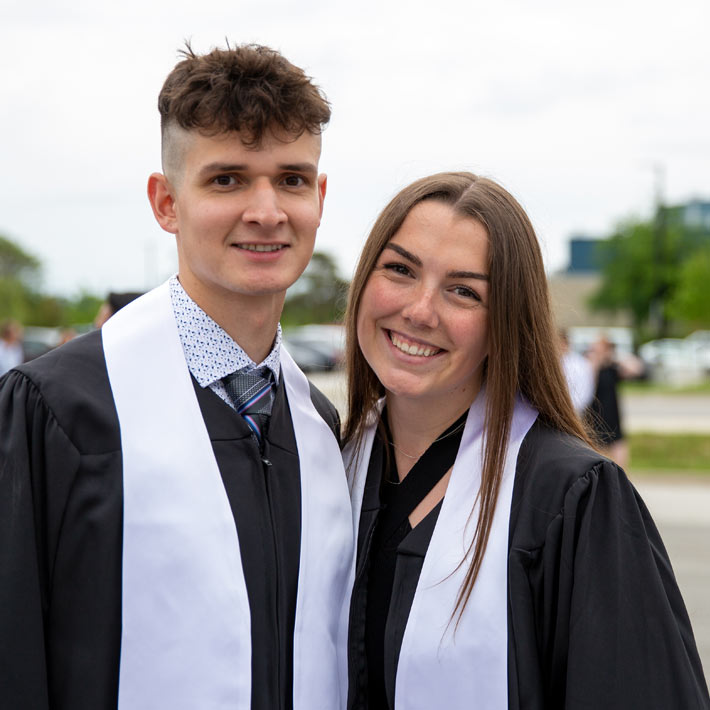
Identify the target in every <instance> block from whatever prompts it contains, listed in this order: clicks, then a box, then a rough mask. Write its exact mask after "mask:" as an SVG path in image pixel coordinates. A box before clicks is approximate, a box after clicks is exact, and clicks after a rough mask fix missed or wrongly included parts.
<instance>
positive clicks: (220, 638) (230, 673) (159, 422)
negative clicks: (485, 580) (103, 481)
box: [102, 283, 353, 710]
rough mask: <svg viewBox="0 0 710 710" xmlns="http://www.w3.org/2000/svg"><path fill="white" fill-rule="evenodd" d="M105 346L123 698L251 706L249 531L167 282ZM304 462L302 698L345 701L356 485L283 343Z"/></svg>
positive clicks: (174, 704)
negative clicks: (118, 476)
mask: <svg viewBox="0 0 710 710" xmlns="http://www.w3.org/2000/svg"><path fill="white" fill-rule="evenodd" d="M102 336H103V346H104V354H105V357H106V367H107V370H108V374H109V380H110V383H111V389H112V392H113V397H114V401H115V404H116V410H117V413H118V418H119V422H120V430H121V447H122V453H123V496H124V501H123V596H122V637H121V666H120V677H119V709H120V710H154V709H155V708H158V707H161V708H170V709H171V710H195V708H200V710H249V708H250V707H251V629H250V626H251V622H250V612H249V601H248V597H247V591H246V585H245V582H244V572H243V569H242V564H241V556H240V552H239V538H238V536H237V530H236V527H235V523H234V517H233V515H232V511H231V508H230V506H229V501H228V499H227V495H226V492H225V490H224V486H223V483H222V479H221V476H220V472H219V469H218V467H217V462H216V460H215V457H214V453H213V451H212V445H211V442H210V439H209V435H208V433H207V429H206V427H205V424H204V421H203V419H202V414H201V412H200V408H199V404H198V402H197V398H196V396H195V392H194V389H193V385H192V380H191V378H190V373H189V371H188V368H187V365H186V363H185V358H184V354H183V351H182V345H181V343H180V338H179V335H178V332H177V327H176V324H175V317H174V314H173V310H172V304H171V301H170V293H169V288H168V284H167V283H166V284H163V285H162V286H160V287H158V288H157V289H155V290H153V291H151V292H150V293H148V294H146V295H145V296H143V297H141V298H139V299H137V300H136V301H134V302H133V303H131V304H129V305H128V306H126V307H125V308H124V309H122V310H121V311H119V312H118V313H117V314H116V315H114V316H113V317H112V318H111V319H110V320H109V321H107V323H106V324H105V325H104V328H103V331H102ZM281 366H282V375H283V378H284V385H285V387H286V392H287V395H288V401H289V405H290V408H291V415H292V420H293V427H294V432H295V436H296V443H297V448H298V455H299V464H300V473H301V552H300V554H301V557H300V566H299V581H298V596H297V602H296V620H295V629H294V679H293V694H294V709H295V710H314V709H316V708H317V709H319V710H333V708H340V707H344V706H345V698H346V695H347V687H342V682H341V679H342V677H343V667H344V664H345V663H346V648H345V638H346V632H345V630H344V629H343V628H342V623H343V615H342V605H343V598H344V597H345V596H346V591H347V590H346V586H345V585H346V583H347V581H348V580H347V577H348V572H349V569H350V566H351V561H352V554H353V553H352V549H353V538H352V529H351V526H350V512H349V499H348V488H347V483H346V479H345V474H344V470H343V468H342V464H341V462H340V452H339V450H338V445H337V443H336V441H335V438H334V437H333V435H332V432H331V431H330V429H329V428H328V426H327V425H326V424H325V422H324V421H323V419H322V418H321V416H320V415H319V414H318V412H317V411H316V410H315V408H314V406H313V404H312V402H311V398H310V389H309V384H308V381H307V380H306V378H305V376H304V375H303V373H302V372H301V371H300V370H299V369H298V367H297V366H296V365H295V363H294V362H293V360H292V359H291V357H290V355H289V354H288V353H287V352H286V351H285V350H284V349H283V348H282V350H281Z"/></svg>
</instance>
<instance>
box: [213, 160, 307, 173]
mask: <svg viewBox="0 0 710 710" xmlns="http://www.w3.org/2000/svg"><path fill="white" fill-rule="evenodd" d="M248 170H249V165H247V164H246V163H220V162H214V163H207V165H203V166H202V168H200V175H209V174H212V173H244V172H247V171H248ZM277 170H278V171H279V172H287V173H306V174H312V175H315V174H316V173H317V172H318V168H317V166H316V165H315V163H283V164H281V165H278V166H277Z"/></svg>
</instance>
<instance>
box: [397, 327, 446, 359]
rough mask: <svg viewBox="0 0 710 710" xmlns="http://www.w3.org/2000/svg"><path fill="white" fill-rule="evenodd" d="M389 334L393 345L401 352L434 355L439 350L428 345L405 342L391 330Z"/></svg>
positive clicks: (439, 350)
mask: <svg viewBox="0 0 710 710" xmlns="http://www.w3.org/2000/svg"><path fill="white" fill-rule="evenodd" d="M389 336H390V340H391V341H392V345H394V346H395V348H397V349H398V350H401V351H402V352H403V353H407V355H417V356H419V357H431V356H432V355H436V354H437V353H438V352H441V349H440V348H432V347H431V346H429V345H415V344H414V343H407V342H405V341H404V340H402V339H401V338H399V336H397V335H395V334H394V333H392V332H390V334H389Z"/></svg>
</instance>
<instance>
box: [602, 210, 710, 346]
mask: <svg viewBox="0 0 710 710" xmlns="http://www.w3.org/2000/svg"><path fill="white" fill-rule="evenodd" d="M702 244H707V236H706V235H703V234H700V233H699V232H698V230H697V229H689V228H686V227H684V226H683V224H682V223H680V222H679V221H677V220H670V221H668V220H666V219H665V217H664V212H663V211H661V212H660V213H659V215H658V216H657V218H656V219H655V220H651V221H642V220H628V221H626V222H624V223H622V224H621V225H620V226H619V227H618V228H617V230H616V231H615V233H614V234H613V235H612V236H611V237H610V238H609V239H608V240H606V241H605V242H602V243H601V244H600V247H599V255H600V263H601V272H602V283H601V285H600V287H599V289H598V290H597V292H596V293H595V294H594V295H593V296H592V298H591V300H590V306H591V307H592V308H593V309H595V310H602V311H610V312H617V311H626V312H627V313H629V315H630V316H631V319H632V323H633V327H634V330H635V331H636V333H637V335H638V334H640V333H642V332H643V331H644V329H647V328H649V327H650V329H651V330H652V331H653V334H654V336H655V337H664V336H666V335H667V334H668V332H669V330H670V328H671V325H672V323H673V322H674V321H675V320H677V319H678V317H679V313H680V311H679V310H678V305H677V304H676V305H672V304H674V303H676V298H677V293H678V292H679V289H681V288H682V285H683V282H684V280H685V279H686V278H688V273H690V272H687V271H686V268H685V264H686V263H687V262H688V261H689V260H691V259H692V258H694V255H695V254H696V253H697V252H698V250H699V249H701V248H702V246H701V245H702Z"/></svg>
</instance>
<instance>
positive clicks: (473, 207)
mask: <svg viewBox="0 0 710 710" xmlns="http://www.w3.org/2000/svg"><path fill="white" fill-rule="evenodd" d="M424 200H438V201H441V202H443V203H445V204H447V205H449V206H450V207H451V208H452V209H453V210H454V211H455V212H456V213H458V214H460V215H463V216H468V217H471V218H472V219H476V220H478V221H479V222H480V223H481V224H482V225H483V226H484V227H485V228H486V230H487V232H488V239H489V245H488V260H489V279H490V281H489V284H490V286H489V296H488V329H489V333H488V342H489V351H488V358H487V360H486V362H485V364H484V373H483V378H484V382H485V385H486V415H485V427H484V432H485V444H484V459H483V471H482V476H481V489H480V492H479V504H480V514H479V516H478V520H477V522H476V528H475V534H474V538H473V541H472V543H471V546H470V548H469V549H468V551H467V555H466V557H469V556H470V559H471V563H470V565H469V568H468V571H467V573H466V577H465V579H464V582H463V584H462V586H461V589H460V590H459V596H458V599H457V602H456V606H455V608H454V610H453V614H452V618H453V616H456V615H457V614H458V615H459V618H460V614H461V613H463V610H464V608H465V606H466V603H467V602H468V599H469V597H470V595H471V591H472V590H473V586H474V584H475V582H476V577H477V576H478V571H479V569H480V567H481V563H482V561H483V555H484V553H485V551H486V545H487V544H488V537H489V535H490V531H491V525H492V522H493V515H494V513H495V506H496V501H497V499H498V492H499V490H500V484H501V478H502V475H503V466H504V463H505V455H506V450H507V445H508V439H509V436H510V426H511V420H512V416H513V407H514V403H515V396H516V393H518V392H519V393H520V394H522V395H523V396H524V397H525V398H526V399H527V401H528V402H529V403H530V404H531V405H532V406H533V407H534V408H535V409H537V411H538V412H539V419H540V420H541V421H542V422H544V423H545V424H547V425H549V426H550V427H552V428H554V429H557V430H559V431H562V432H567V433H569V434H572V435H575V436H577V437H579V438H581V439H582V440H584V441H585V442H586V443H587V444H589V445H590V446H591V442H590V441H589V439H588V438H587V435H586V433H585V430H584V427H583V425H582V423H581V422H580V420H579V418H578V417H577V415H576V413H575V411H574V408H573V406H572V403H571V401H570V397H569V393H568V390H567V386H566V383H565V380H564V377H563V374H562V369H561V365H560V359H559V349H558V345H557V337H556V330H555V328H554V326H553V320H552V316H551V311H550V304H549V295H548V288H547V278H546V276H545V270H544V266H543V261H542V254H541V253H540V247H539V244H538V241H537V237H536V236H535V231H534V229H533V227H532V224H531V223H530V220H529V219H528V217H527V215H526V214H525V211H524V210H523V208H522V207H521V206H520V205H519V204H518V202H517V201H516V200H515V198H514V197H513V196H512V195H510V194H509V193H508V192H507V191H506V190H504V189H503V188H502V187H501V186H500V185H498V184H497V183H495V182H494V181H492V180H489V179H487V178H481V177H478V176H476V175H474V174H472V173H466V172H452V173H438V174H436V175H431V176H429V177H425V178H422V179H420V180H417V181H416V182H414V183H413V184H411V185H409V186H408V187H405V188H404V189H403V190H402V191H401V192H399V193H398V194H397V195H396V196H395V197H394V198H393V199H392V201H391V202H390V203H389V204H388V205H387V206H386V207H385V209H384V210H383V211H382V213H381V214H380V216H379V217H378V219H377V221H376V222H375V224H374V226H373V228H372V231H371V232H370V235H369V237H368V239H367V242H366V244H365V247H364V249H363V252H362V255H361V256H360V261H359V263H358V267H357V269H356V271H355V276H354V278H353V282H352V284H351V287H350V294H349V298H348V307H347V311H346V316H345V322H346V333H347V346H346V364H347V378H348V414H347V420H346V422H345V431H344V433H343V438H344V441H345V443H348V442H354V443H355V444H356V447H357V449H359V444H360V443H361V441H362V437H363V433H364V430H365V427H366V423H367V418H368V414H369V413H370V412H371V411H372V409H373V407H374V406H375V403H376V402H377V400H378V399H379V398H380V397H382V396H383V395H384V388H383V387H382V385H381V384H380V382H379V381H378V379H377V376H376V375H375V373H374V372H373V371H372V369H371V368H370V366H369V364H368V363H367V361H366V360H365V358H364V357H363V355H362V352H361V350H360V347H359V346H358V342H357V316H358V309H359V307H360V299H361V297H362V292H363V290H364V288H365V285H366V284H367V281H368V279H369V277H370V274H371V273H372V271H373V269H374V267H375V264H376V262H377V259H378V258H379V256H380V253H381V252H382V250H383V249H384V247H385V245H386V244H387V243H388V242H389V241H390V240H391V239H392V238H393V237H394V235H395V234H396V232H397V230H398V229H399V228H400V227H401V226H402V223H403V222H404V220H405V218H406V216H407V215H408V214H409V212H410V211H411V210H412V208H413V207H414V206H415V205H417V204H419V203H420V202H422V201H424ZM475 503H476V501H471V509H472V511H473V509H474V506H475ZM462 562H463V561H462Z"/></svg>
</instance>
